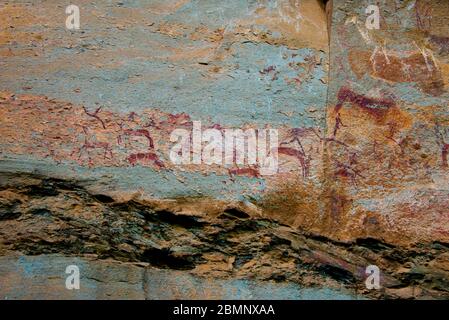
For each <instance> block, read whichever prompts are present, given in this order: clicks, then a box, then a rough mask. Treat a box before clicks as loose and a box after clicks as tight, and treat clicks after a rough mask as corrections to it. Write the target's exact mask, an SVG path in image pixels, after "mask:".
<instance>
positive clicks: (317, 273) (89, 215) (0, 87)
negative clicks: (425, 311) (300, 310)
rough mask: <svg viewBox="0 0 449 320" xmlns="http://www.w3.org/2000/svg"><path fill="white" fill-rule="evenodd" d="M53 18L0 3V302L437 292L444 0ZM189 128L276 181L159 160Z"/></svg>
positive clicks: (444, 237)
mask: <svg viewBox="0 0 449 320" xmlns="http://www.w3.org/2000/svg"><path fill="white" fill-rule="evenodd" d="M56 3H58V4H59V5H55V2H52V3H48V2H42V3H41V2H39V3H33V4H30V3H26V2H19V1H17V2H16V1H13V2H8V3H5V4H3V5H2V7H0V27H1V30H0V56H1V60H0V66H1V71H2V72H1V76H0V91H1V95H0V255H1V256H2V257H1V258H0V296H1V297H3V298H16V299H17V298H108V297H109V298H149V299H154V298H156V299H157V298H232V297H235V298H269V297H270V294H269V292H273V293H272V296H273V297H278V298H287V296H288V297H289V298H308V297H309V298H310V297H311V298H317V297H318V298H319V297H321V298H359V297H362V296H363V297H369V298H395V297H403V298H448V297H449V264H448V263H449V260H448V258H449V251H448V249H449V211H448V209H447V208H448V204H449V197H448V195H449V184H448V181H449V180H448V162H447V161H448V159H447V154H448V151H449V129H448V125H449V113H448V111H447V101H448V97H449V93H448V85H449V84H448V80H447V79H448V76H449V60H448V59H449V58H448V57H449V56H448V54H449V50H448V43H449V38H447V35H448V34H449V30H448V29H449V24H448V23H447V22H445V19H447V18H446V17H447V15H448V14H449V4H448V3H447V1H421V0H416V1H395V0H390V1H383V2H382V3H381V4H379V8H380V9H381V10H380V13H381V24H380V29H379V30H368V29H367V28H366V26H365V20H366V18H367V14H366V13H365V9H366V7H367V6H368V5H369V4H371V3H370V1H365V0H360V1H355V0H354V1H349V0H348V1H344V0H338V1H333V2H327V4H325V3H324V2H321V1H318V0H303V1H293V0H290V1H288V0H278V1H269V0H266V1H262V0H260V1H249V0H248V1H244V0H232V1H226V2H223V1H214V0H208V1H184V0H178V1H175V0H173V1H158V0H154V1H148V2H143V1H122V2H120V3H117V4H112V3H111V4H98V3H93V2H89V1H79V2H78V3H77V5H79V6H80V9H81V30H78V31H73V32H72V31H68V30H66V29H65V18H66V15H65V14H64V10H65V2H63V1H57V2H56ZM328 35H329V36H328ZM193 121H201V123H202V126H203V128H204V129H206V128H214V129H219V130H221V131H223V130H225V129H227V128H240V129H248V128H275V129H278V130H279V133H280V137H279V145H278V146H277V148H276V150H277V151H278V153H279V170H278V172H277V173H276V174H274V175H271V176H263V175H261V174H260V172H259V168H258V167H256V166H230V167H229V166H224V165H213V166H211V165H205V164H201V165H198V164H191V165H184V166H179V165H174V164H173V163H172V162H171V161H170V158H169V152H170V148H171V146H172V143H171V142H170V139H169V137H170V133H171V132H172V131H173V130H175V129H188V130H191V129H192V126H193ZM40 255H42V256H40ZM69 264H77V265H78V264H79V265H82V266H83V267H82V268H81V269H82V283H84V288H85V289H84V291H83V290H80V291H79V292H72V291H68V290H66V289H65V287H64V270H65V267H66V265H69ZM372 264H375V265H377V266H379V268H380V270H381V285H382V289H381V290H371V291H370V290H367V289H366V288H365V277H366V275H365V268H366V267H367V266H368V265H372ZM83 272H84V273H83ZM173 278H176V279H178V278H179V281H178V280H173ZM248 279H251V281H250V280H248ZM248 281H249V282H248ZM152 285H154V287H151V286H152ZM150 287H151V288H153V289H149V288H150ZM310 287H312V288H327V289H326V290H327V291H326V290H324V289H313V290H312V289H305V288H310ZM154 288H156V289H154ZM188 288H195V290H193V289H192V290H190V289H188ZM242 290H243V291H242ZM307 290H312V291H307ZM314 290H315V291H314ZM323 290H324V291H323ZM236 292H238V293H236Z"/></svg>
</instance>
